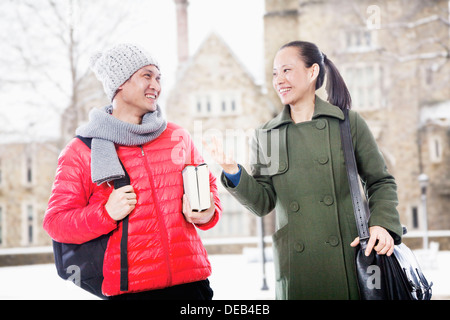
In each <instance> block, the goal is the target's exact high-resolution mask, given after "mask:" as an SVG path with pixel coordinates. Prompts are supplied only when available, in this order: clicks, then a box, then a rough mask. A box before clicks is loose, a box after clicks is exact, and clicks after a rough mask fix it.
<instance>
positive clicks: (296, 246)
mask: <svg viewBox="0 0 450 320" xmlns="http://www.w3.org/2000/svg"><path fill="white" fill-rule="evenodd" d="M294 249H295V251H297V252H299V253H300V252H303V250H305V245H304V244H303V243H302V242H296V243H295V244H294Z"/></svg>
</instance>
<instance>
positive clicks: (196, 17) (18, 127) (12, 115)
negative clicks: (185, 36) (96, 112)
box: [0, 0, 264, 140]
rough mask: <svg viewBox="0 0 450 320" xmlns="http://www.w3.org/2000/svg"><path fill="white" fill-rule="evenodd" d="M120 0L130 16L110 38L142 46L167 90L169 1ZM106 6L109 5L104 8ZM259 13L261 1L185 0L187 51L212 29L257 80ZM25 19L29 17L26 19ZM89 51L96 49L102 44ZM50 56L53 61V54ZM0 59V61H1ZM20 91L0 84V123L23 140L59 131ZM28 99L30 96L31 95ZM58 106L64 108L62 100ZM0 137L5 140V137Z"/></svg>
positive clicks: (172, 57)
mask: <svg viewBox="0 0 450 320" xmlns="http://www.w3.org/2000/svg"><path fill="white" fill-rule="evenodd" d="M37 1H42V0H37ZM11 3H14V2H11ZM34 3H39V2H34ZM122 3H123V2H122ZM125 3H126V5H129V6H130V7H131V15H130V17H129V19H127V21H126V22H125V23H124V24H123V26H122V28H121V29H120V30H119V31H118V32H116V33H115V34H114V35H113V37H112V39H114V41H113V42H114V43H120V42H134V43H139V44H141V45H143V46H145V47H146V48H147V49H148V50H149V51H150V53H151V54H153V55H154V56H155V58H156V59H157V60H158V61H159V63H160V66H161V70H162V73H163V91H164V92H165V93H166V94H167V93H168V92H169V90H170V86H171V85H172V84H173V82H174V81H175V78H176V74H175V72H176V67H177V52H176V43H177V42H176V9H175V4H174V1H173V0H134V1H126V2H125ZM108 10H111V9H110V8H108ZM104 12H105V16H104V17H97V19H98V22H97V21H96V22H97V23H96V24H95V28H99V29H101V28H106V25H107V22H108V21H107V19H108V12H107V10H106V9H105V11H104ZM263 14H264V0H190V4H189V7H188V22H189V44H190V54H191V55H193V54H194V53H195V52H196V50H197V49H198V47H199V46H200V45H201V43H202V42H203V41H204V40H206V38H207V36H208V35H209V34H210V33H211V32H216V33H218V34H219V35H220V36H221V37H222V38H223V39H224V40H225V42H226V43H227V44H228V45H229V46H230V48H231V49H232V50H233V52H234V53H235V55H236V56H237V57H238V59H239V60H240V61H241V62H242V63H243V65H244V66H245V67H246V68H247V70H248V71H249V72H250V73H251V74H252V75H253V76H254V77H255V79H256V80H257V81H262V77H263V74H264V70H263V54H264V52H263V49H264V47H263ZM30 21H32V18H31V17H30ZM33 37H34V38H35V39H36V37H39V33H38V32H37V33H33ZM23 41H27V39H24V40H23ZM35 41H36V40H35ZM30 43H31V41H30ZM89 49H92V52H95V51H98V50H104V49H105V48H102V47H97V48H95V47H92V48H89ZM31 50H33V49H31ZM41 50H42V49H41ZM50 54H52V55H58V52H56V53H55V52H42V55H43V56H45V55H50ZM61 54H64V53H61ZM14 58H15V57H13V59H14ZM17 58H19V57H17ZM56 58H57V57H56ZM52 59H53V60H54V58H53V56H52ZM0 63H2V61H1V60H0ZM84 63H86V62H85V61H84ZM4 70H8V68H7V67H6V66H5V65H3V66H1V65H0V72H3V73H5V71H4ZM8 72H10V71H8ZM64 82H65V80H64V79H62V80H61V83H64ZM39 90H40V92H42V93H44V91H45V88H42V89H41V88H39ZM24 94H25V93H24V92H23V86H21V85H20V83H19V84H17V85H15V86H14V87H11V86H8V90H7V91H6V90H2V86H0V126H2V127H4V126H7V128H8V129H9V130H12V129H13V130H15V131H19V132H21V133H23V132H27V134H26V135H23V134H20V135H18V136H19V137H21V138H24V137H25V140H26V139H27V138H26V137H28V139H30V138H31V137H33V138H34V139H35V138H39V137H42V138H43V137H48V136H55V135H56V134H58V132H59V129H58V125H57V121H58V119H59V117H58V114H57V112H55V110H54V109H52V108H49V107H46V106H45V103H43V104H41V105H42V106H41V107H39V103H36V104H35V105H33V106H30V105H27V104H26V103H23V102H21V103H17V101H19V100H20V99H18V97H20V96H22V97H23V95H24ZM162 98H164V95H163V97H162ZM28 99H29V100H33V98H32V97H31V98H28ZM44 99H45V98H44ZM162 103H163V101H162ZM58 105H61V108H63V107H64V103H63V101H61V103H60V104H58ZM31 124H32V125H31ZM0 138H1V139H2V140H4V139H5V136H1V137H0Z"/></svg>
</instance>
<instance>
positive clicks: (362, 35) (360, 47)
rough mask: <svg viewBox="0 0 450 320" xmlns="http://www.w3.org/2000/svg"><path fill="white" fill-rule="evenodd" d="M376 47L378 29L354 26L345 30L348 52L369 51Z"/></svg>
mask: <svg viewBox="0 0 450 320" xmlns="http://www.w3.org/2000/svg"><path fill="white" fill-rule="evenodd" d="M375 47H376V31H375V30H367V28H363V29H358V28H353V29H350V30H347V31H346V32H345V49H346V51H347V52H367V51H371V50H373V49H375Z"/></svg>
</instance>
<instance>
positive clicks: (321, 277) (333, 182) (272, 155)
mask: <svg viewBox="0 0 450 320" xmlns="http://www.w3.org/2000/svg"><path fill="white" fill-rule="evenodd" d="M325 69H327V79H328V80H327V86H326V88H327V92H328V102H326V101H323V100H321V99H320V98H319V97H318V96H317V95H316V94H315V91H316V90H317V89H319V88H320V87H321V86H322V84H323V82H324V78H325ZM273 87H274V89H275V90H276V92H277V93H278V95H279V97H280V99H281V102H282V103H283V104H284V105H285V107H284V109H283V110H282V112H281V113H280V114H279V115H278V116H277V117H275V118H274V119H272V120H271V121H269V122H267V123H266V124H264V125H263V126H262V127H260V128H259V129H257V130H256V134H255V137H254V139H253V143H252V148H253V151H252V155H253V156H254V157H253V158H254V159H253V160H252V163H251V173H248V172H247V171H246V170H245V169H244V168H243V167H241V166H240V165H238V164H236V163H235V162H234V161H233V160H231V159H229V158H228V157H227V156H226V155H224V154H223V151H222V149H221V148H220V146H219V145H218V143H217V142H216V143H213V144H212V145H211V146H210V147H209V151H210V153H211V154H212V156H213V157H214V158H215V159H216V160H217V162H219V163H220V164H221V165H222V167H223V169H224V172H223V173H222V176H221V180H222V183H223V185H224V186H225V188H226V189H227V190H228V191H229V192H230V193H231V194H232V195H233V196H235V197H236V198H237V199H238V200H239V201H240V202H241V203H242V204H243V205H244V206H245V207H246V208H248V209H249V210H250V211H252V212H253V213H255V214H256V215H258V216H264V215H266V214H268V213H269V212H271V211H272V210H273V209H275V211H276V232H275V233H274V235H273V248H274V261H275V274H276V297H277V299H359V293H358V284H357V279H356V274H355V266H354V248H353V247H356V246H357V245H358V244H359V239H358V237H357V230H356V223H355V218H354V214H353V207H352V202H351V198H350V191H349V185H348V180H347V173H346V168H345V163H344V156H343V150H342V145H341V138H340V131H339V121H340V120H342V119H344V114H343V112H342V109H344V108H350V106H351V98H350V94H349V92H348V90H347V87H346V85H345V83H344V81H343V79H342V77H341V76H340V74H339V72H338V70H337V69H336V67H335V66H334V64H333V63H332V62H331V61H330V60H329V59H327V57H326V56H325V55H324V54H323V53H322V52H321V51H320V50H319V49H318V48H317V46H316V45H315V44H313V43H309V42H304V41H295V42H291V43H288V44H286V45H284V46H283V47H281V49H280V50H279V51H278V53H277V55H276V57H275V59H274V66H273ZM349 117H350V124H351V130H352V138H353V144H354V149H355V156H356V161H357V165H358V171H359V174H360V177H361V180H362V182H363V186H364V187H365V191H366V193H367V195H368V199H369V207H370V211H371V216H370V219H369V230H370V239H369V242H368V246H367V250H366V254H367V255H368V254H369V253H370V252H371V251H372V250H375V251H376V252H377V253H378V254H387V255H391V254H392V252H393V250H394V244H398V243H400V242H401V235H402V229H401V225H400V221H399V215H398V212H397V210H396V206H397V204H398V200H397V193H396V183H395V180H394V177H393V176H392V175H391V174H389V172H388V171H387V169H386V165H385V162H384V159H383V157H382V155H381V153H380V151H379V149H378V147H377V144H376V142H375V139H374V137H373V135H372V134H371V132H370V130H369V128H368V126H367V124H366V122H365V121H364V120H363V119H362V118H361V116H359V115H358V114H357V113H355V112H354V111H350V112H349ZM224 158H225V160H223V159H224Z"/></svg>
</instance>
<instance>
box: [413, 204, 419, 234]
mask: <svg viewBox="0 0 450 320" xmlns="http://www.w3.org/2000/svg"><path fill="white" fill-rule="evenodd" d="M411 225H412V228H413V229H418V228H419V210H418V209H417V207H415V206H414V207H412V208H411Z"/></svg>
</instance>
